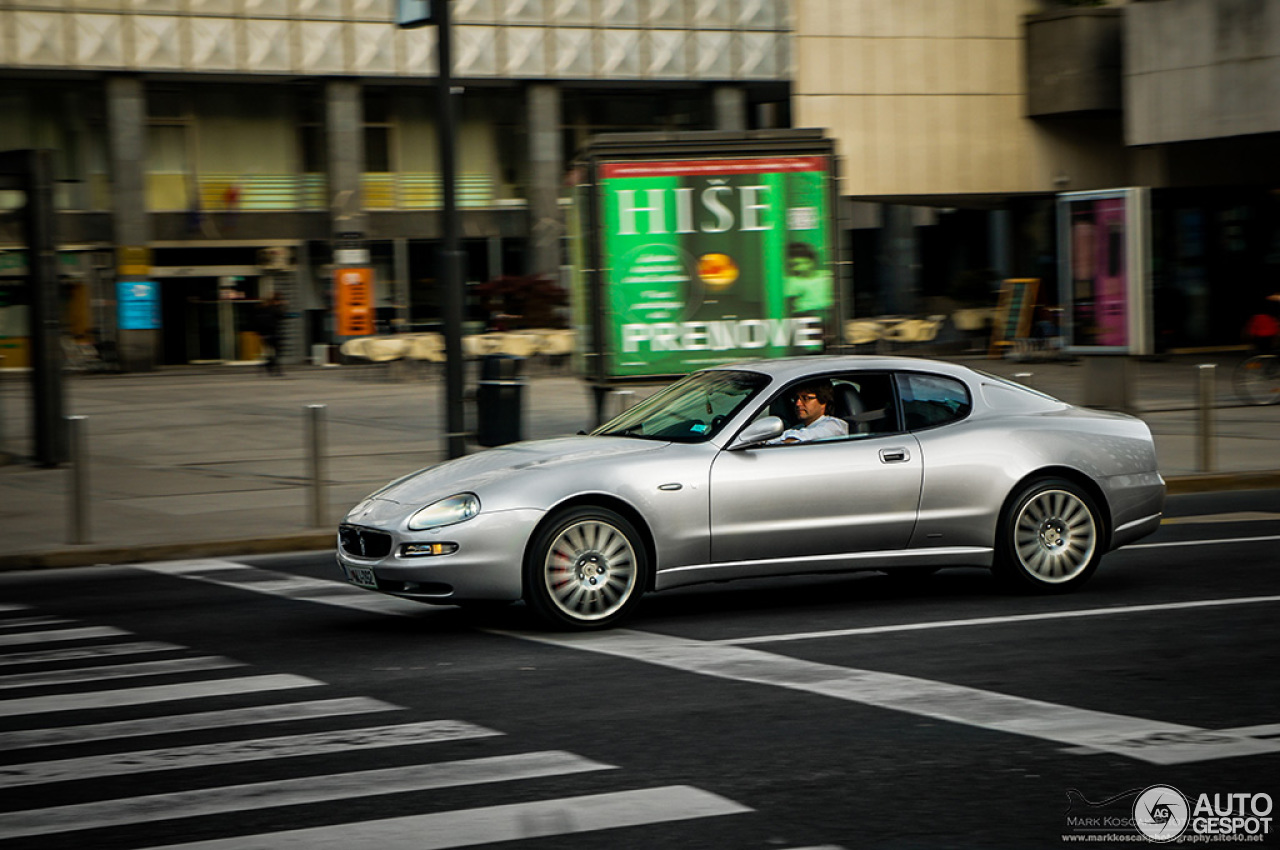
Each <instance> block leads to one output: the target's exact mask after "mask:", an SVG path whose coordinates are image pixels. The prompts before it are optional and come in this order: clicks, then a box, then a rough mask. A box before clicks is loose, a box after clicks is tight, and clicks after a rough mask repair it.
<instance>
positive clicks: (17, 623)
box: [0, 617, 71, 631]
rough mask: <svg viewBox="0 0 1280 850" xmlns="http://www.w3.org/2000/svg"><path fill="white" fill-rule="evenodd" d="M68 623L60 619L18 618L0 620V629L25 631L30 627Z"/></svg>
mask: <svg viewBox="0 0 1280 850" xmlns="http://www.w3.org/2000/svg"><path fill="white" fill-rule="evenodd" d="M69 622H71V621H70V620H64V619H62V618H61V617H19V618H18V619H16V620H0V629H4V630H5V631H8V630H9V629H25V628H30V627H31V626H60V625H62V624H63V623H69Z"/></svg>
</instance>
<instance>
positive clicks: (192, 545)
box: [0, 523, 337, 572]
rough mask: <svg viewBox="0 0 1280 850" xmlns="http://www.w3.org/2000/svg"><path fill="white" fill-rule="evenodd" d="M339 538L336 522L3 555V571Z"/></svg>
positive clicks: (279, 547) (327, 543) (265, 549)
mask: <svg viewBox="0 0 1280 850" xmlns="http://www.w3.org/2000/svg"><path fill="white" fill-rule="evenodd" d="M336 535H337V524H336V523H335V525H334V530H333V531H311V532H304V533H301V534H286V535H281V536H279V537H257V538H250V539H247V540H205V541H193V542H187V543H153V544H147V545H141V546H100V547H94V546H85V547H83V548H76V549H71V548H66V549H50V550H46V551H44V552H29V553H26V554H18V555H0V572H12V571H15V570H48V569H58V568H62V567H94V566H109V565H113V564H140V563H147V562H151V561H180V560H184V559H187V558H216V557H220V556H225V555H276V554H280V553H282V552H311V551H321V550H325V549H328V550H332V549H333V548H334V540H335V537H336Z"/></svg>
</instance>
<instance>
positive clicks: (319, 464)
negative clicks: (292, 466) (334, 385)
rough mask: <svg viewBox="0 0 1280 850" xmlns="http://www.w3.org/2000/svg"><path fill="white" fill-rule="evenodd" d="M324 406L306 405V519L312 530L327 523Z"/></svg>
mask: <svg viewBox="0 0 1280 850" xmlns="http://www.w3.org/2000/svg"><path fill="white" fill-rule="evenodd" d="M325 477H326V475H325V405H323V404H308V405H307V479H308V480H309V481H310V486H309V487H308V488H307V519H308V522H309V523H310V524H311V526H312V527H313V528H322V527H324V526H325V525H326V524H327V523H328V520H327V516H328V513H329V500H328V496H327V494H326V492H325Z"/></svg>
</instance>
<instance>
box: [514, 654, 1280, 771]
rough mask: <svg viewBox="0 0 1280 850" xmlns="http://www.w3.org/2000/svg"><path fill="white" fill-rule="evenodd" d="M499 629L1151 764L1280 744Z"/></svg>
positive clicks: (882, 677)
mask: <svg viewBox="0 0 1280 850" xmlns="http://www.w3.org/2000/svg"><path fill="white" fill-rule="evenodd" d="M492 631H493V633H495V634H507V635H510V636H512V637H516V638H520V639H523V640H529V641H534V642H536V643H543V644H547V645H550V646H559V647H567V648H570V649H578V650H582V651H586V652H594V653H599V654H602V655H609V656H613V657H617V658H625V659H628V660H631V661H639V662H643V663H646V664H653V665H656V666H659V667H666V668H669V669H674V670H680V671H684V672H687V673H696V674H698V675H703V676H711V677H714V678H718V679H727V680H730V681H736V682H750V683H753V684H759V685H770V686H774V687H781V688H788V689H791V690H796V691H803V692H806V693H811V694H818V695H821V696H826V697H832V698H835V699H840V700H846V701H848V702H856V703H861V704H863V705H869V706H873V707H875V708H885V709H890V710H892V711H901V712H904V713H907V714H914V715H917V716H920V717H928V718H930V719H932V720H945V721H948V722H951V723H961V724H964V725H967V726H976V727H978V728H981V729H990V730H994V731H999V732H1006V733H1009V734H1014V735H1026V736H1030V737H1034V738H1040V739H1041V740H1046V741H1053V742H1055V743H1058V744H1063V745H1066V746H1071V747H1080V746H1087V747H1090V748H1093V749H1098V750H1105V751H1107V752H1111V753H1115V754H1117V755H1124V756H1128V757H1130V758H1135V759H1139V760H1141V761H1147V762H1151V763H1153V764H1179V763H1183V762H1189V761H1202V760H1206V759H1218V758H1227V757H1231V756H1244V755H1258V754H1262V753H1275V752H1280V742H1274V741H1269V740H1258V739H1255V738H1251V737H1249V736H1244V735H1232V734H1230V733H1227V732H1214V731H1209V730H1205V729H1200V728H1197V727H1194V726H1186V725H1183V724H1178V723H1164V722H1161V721H1158V720H1147V719H1144V718H1140V717H1129V716H1127V715H1122V714H1112V713H1109V712H1104V711H1093V710H1091V709H1084V708H1075V707H1072V706H1067V705H1058V704H1056V703H1051V702H1045V701H1043V700H1036V699H1028V698H1024V697H1016V696H1011V695H1008V694H1001V693H996V692H994V691H986V690H981V689H978V688H969V687H965V686H962V685H952V684H948V683H946V682H935V681H932V680H929V679H919V678H916V677H913V676H902V675H898V674H896V673H881V672H877V671H874V670H859V669H855V668H851V667H838V666H835V665H832V664H820V663H817V662H813V661H805V660H802V659H798V658H789V657H787V656H783V655H775V654H772V653H768V652H762V651H760V650H755V649H744V648H742V647H737V646H726V645H723V644H709V643H705V642H702V641H694V640H687V639H683V638H676V637H669V636H666V635H659V634H652V633H648V632H639V631H631V630H626V629H619V630H614V631H610V632H593V633H588V634H560V635H556V634H546V633H538V632H513V631H501V630H492Z"/></svg>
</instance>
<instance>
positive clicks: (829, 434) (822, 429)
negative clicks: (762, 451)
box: [769, 378, 849, 444]
mask: <svg viewBox="0 0 1280 850" xmlns="http://www.w3.org/2000/svg"><path fill="white" fill-rule="evenodd" d="M834 402H835V391H834V390H832V389H831V382H830V381H828V380H827V379H826V378H822V379H820V380H816V381H809V382H807V383H803V384H801V385H800V386H798V387H796V390H795V393H794V394H792V396H791V403H792V404H793V405H795V411H796V419H798V420H799V424H797V425H796V426H795V427H794V428H789V429H788V430H786V431H783V432H782V436H780V437H778V438H776V439H773V440H770V441H769V443H770V444H778V443H806V442H809V441H811V440H830V439H833V438H835V437H845V436H848V434H849V425H848V423H846V422H845V421H844V420H843V419H837V418H836V417H834V416H830V415H828V413H827V411H828V410H830V409H831V405H832V404H833V403H834Z"/></svg>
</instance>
